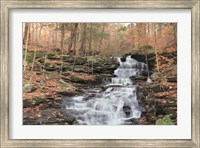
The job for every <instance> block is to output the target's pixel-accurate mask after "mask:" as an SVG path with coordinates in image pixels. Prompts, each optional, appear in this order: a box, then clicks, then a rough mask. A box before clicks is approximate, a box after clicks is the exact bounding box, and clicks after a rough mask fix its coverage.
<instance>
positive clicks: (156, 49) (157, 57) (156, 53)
mask: <svg viewBox="0 0 200 148" xmlns="http://www.w3.org/2000/svg"><path fill="white" fill-rule="evenodd" d="M154 50H155V54H156V65H157V71H158V72H160V70H159V64H158V52H157V49H156V25H155V24H154Z"/></svg>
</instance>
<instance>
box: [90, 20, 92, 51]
mask: <svg viewBox="0 0 200 148" xmlns="http://www.w3.org/2000/svg"><path fill="white" fill-rule="evenodd" d="M89 50H90V51H91V50H92V23H91V24H90V39H89Z"/></svg>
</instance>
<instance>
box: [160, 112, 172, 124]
mask: <svg viewBox="0 0 200 148" xmlns="http://www.w3.org/2000/svg"><path fill="white" fill-rule="evenodd" d="M171 116H172V115H171V114H170V115H165V116H164V117H163V118H160V119H158V120H156V125H173V122H172V119H171Z"/></svg>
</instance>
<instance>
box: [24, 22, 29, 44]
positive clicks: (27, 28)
mask: <svg viewBox="0 0 200 148" xmlns="http://www.w3.org/2000/svg"><path fill="white" fill-rule="evenodd" d="M27 36H28V37H27ZM30 38H31V35H30V26H29V23H25V27H24V36H23V44H26V42H27V43H28V44H29V42H30Z"/></svg>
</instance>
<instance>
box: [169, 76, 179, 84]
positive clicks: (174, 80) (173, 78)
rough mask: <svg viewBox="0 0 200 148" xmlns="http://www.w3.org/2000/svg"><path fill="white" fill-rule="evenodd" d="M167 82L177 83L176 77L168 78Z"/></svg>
mask: <svg viewBox="0 0 200 148" xmlns="http://www.w3.org/2000/svg"><path fill="white" fill-rule="evenodd" d="M167 82H172V83H177V77H176V76H175V77H168V78H167Z"/></svg>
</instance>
